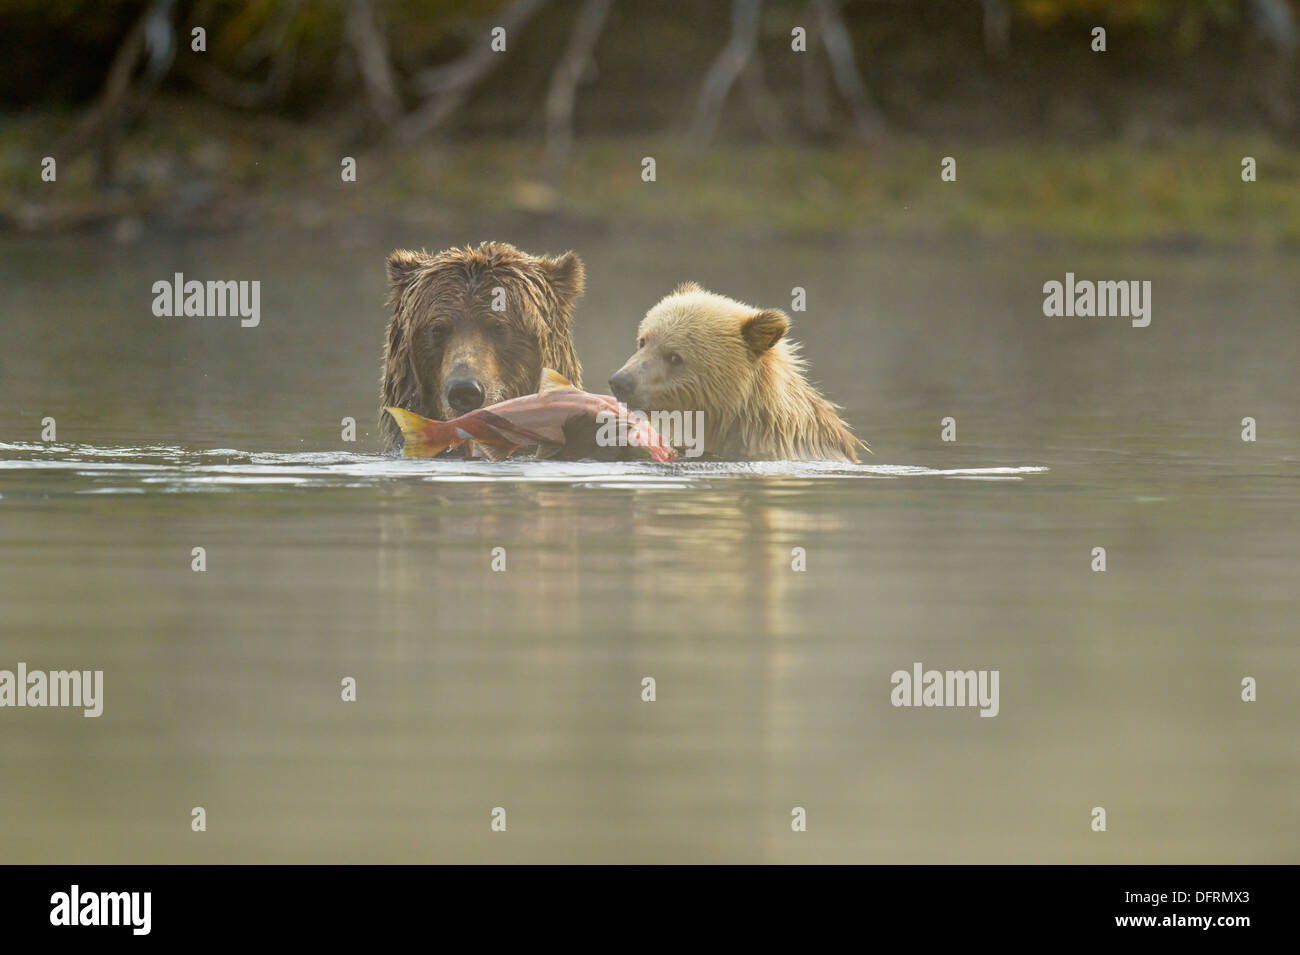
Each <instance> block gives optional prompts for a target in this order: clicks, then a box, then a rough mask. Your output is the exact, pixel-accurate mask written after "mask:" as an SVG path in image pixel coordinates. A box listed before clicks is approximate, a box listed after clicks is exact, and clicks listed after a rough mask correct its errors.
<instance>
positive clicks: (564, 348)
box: [379, 242, 585, 451]
mask: <svg viewBox="0 0 1300 955" xmlns="http://www.w3.org/2000/svg"><path fill="white" fill-rule="evenodd" d="M388 283H389V298H388V304H389V305H390V306H391V307H392V309H393V314H392V317H391V318H390V319H389V322H388V335H387V339H386V341H385V345H384V365H383V376H382V382H381V385H380V402H379V427H380V429H381V433H382V435H383V441H384V448H385V449H386V450H390V451H391V450H394V449H397V448H400V447H401V446H402V432H401V429H399V428H398V427H397V424H396V423H395V422H394V421H393V418H392V416H391V415H389V414H388V413H387V412H386V411H385V410H384V408H385V407H386V406H388V405H393V406H395V407H398V408H405V409H406V410H408V411H413V412H415V413H416V414H418V415H423V416H424V417H426V418H437V419H439V420H446V419H448V418H454V417H456V416H457V415H462V414H464V413H465V412H467V411H473V410H474V409H475V408H478V407H481V406H483V405H490V404H495V403H496V402H498V401H505V400H506V399H507V398H518V397H519V396H521V395H528V394H532V393H534V392H536V391H537V388H538V382H539V379H540V377H541V373H542V369H543V368H553V369H555V370H556V371H558V372H559V373H560V374H561V375H563V376H564V377H565V378H568V379H569V380H570V381H571V382H573V383H574V384H575V385H578V386H581V384H582V367H581V365H579V364H578V355H577V352H576V351H575V350H574V347H573V306H574V303H575V302H576V301H577V299H578V297H579V296H580V295H582V290H583V286H584V283H585V273H584V271H583V266H582V260H581V259H580V258H578V256H577V255H576V254H574V253H573V252H566V253H564V254H563V255H561V256H558V257H556V258H549V257H545V256H536V255H529V254H528V253H527V252H521V251H520V250H519V249H516V248H515V247H514V246H513V245H508V244H506V243H504V242H483V243H481V244H479V245H478V246H477V247H474V248H471V247H468V246H467V247H465V248H454V249H447V250H446V251H443V252H439V253H437V254H436V255H434V254H430V253H428V252H423V251H421V252H412V251H409V250H407V249H398V250H396V251H395V252H393V253H392V254H391V255H389V256H388Z"/></svg>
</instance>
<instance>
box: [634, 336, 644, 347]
mask: <svg viewBox="0 0 1300 955" xmlns="http://www.w3.org/2000/svg"><path fill="white" fill-rule="evenodd" d="M636 347H637V348H645V339H644V338H638V339H637V340H636Z"/></svg>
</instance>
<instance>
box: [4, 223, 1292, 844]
mask: <svg viewBox="0 0 1300 955" xmlns="http://www.w3.org/2000/svg"><path fill="white" fill-rule="evenodd" d="M510 237H511V238H512V239H513V240H514V241H516V242H517V243H518V244H520V245H521V246H524V247H528V248H532V249H534V250H537V251H542V250H551V251H556V250H558V249H561V248H566V247H569V246H573V247H575V248H577V249H578V250H579V251H580V252H581V253H582V254H583V255H584V257H585V258H586V260H587V267H588V272H589V276H590V283H589V291H588V295H587V298H586V299H585V300H584V303H583V305H582V306H581V307H580V309H579V312H578V345H579V351H580V353H581V354H582V356H583V358H584V362H585V366H586V369H587V384H588V385H589V386H590V387H598V386H599V385H600V382H601V379H602V378H603V377H604V375H605V374H608V372H609V371H612V370H613V369H614V368H617V367H618V365H619V364H620V363H621V362H622V359H623V358H624V357H626V354H627V353H628V352H629V351H630V349H631V345H632V338H633V335H634V329H635V323H636V319H637V318H638V317H639V315H640V314H641V313H642V312H643V311H644V310H645V308H646V307H648V306H649V305H650V304H652V303H653V302H654V301H655V300H657V298H658V297H659V296H661V295H662V294H664V293H665V292H667V291H668V290H670V289H671V287H672V286H673V285H674V284H676V283H677V282H679V281H682V280H685V279H696V280H699V281H702V282H704V283H706V284H708V285H710V286H711V287H714V288H717V289H718V290H720V291H725V292H729V293H731V294H734V295H738V296H740V297H744V298H748V299H750V300H752V301H756V302H759V303H760V304H786V303H788V300H789V289H790V288H791V287H792V286H794V285H800V286H803V287H806V288H807V289H808V290H809V302H810V307H809V311H808V312H807V313H802V314H795V315H793V318H794V322H795V330H796V331H795V334H796V336H797V337H799V338H800V339H801V340H803V341H804V342H805V344H806V351H807V354H808V356H809V358H810V360H811V362H812V367H813V374H814V377H815V378H816V379H817V380H818V381H819V382H820V383H821V384H822V386H823V387H824V388H825V389H826V390H827V392H828V393H829V394H830V395H831V396H832V397H833V398H834V399H835V400H836V401H837V402H839V403H841V404H842V405H844V406H845V415H846V417H847V418H848V420H849V421H851V422H852V423H853V424H854V425H855V426H856V427H857V428H858V430H859V431H860V432H861V433H862V434H863V435H864V436H865V437H866V438H867V439H868V440H870V441H871V443H872V445H873V447H874V448H875V451H876V454H875V455H874V456H872V457H869V458H867V460H866V461H865V462H864V464H863V465H861V466H858V467H853V466H846V465H791V464H762V465H749V466H730V465H704V464H690V463H685V464H680V465H672V466H662V465H654V464H649V463H646V464H635V465H608V464H590V463H577V464H560V463H555V462H523V461H511V462H506V463H504V464H498V465H492V464H490V463H473V464H471V463H449V462H445V461H407V460H402V459H397V458H390V457H385V456H382V455H379V454H377V453H375V452H376V447H375V443H374V442H375V440H376V439H375V436H374V431H375V428H374V425H373V422H374V419H375V413H376V411H377V400H376V393H375V392H376V378H377V372H378V355H379V349H380V344H381V335H382V327H383V310H382V299H383V295H384V291H383V287H382V282H383V279H382V258H383V254H384V252H385V251H386V250H387V247H390V246H394V245H403V244H406V245H417V246H418V245H421V244H427V245H430V246H438V245H446V244H451V243H453V242H459V241H464V239H465V236H463V235H460V234H454V235H453V234H450V233H446V234H444V233H440V232H439V231H438V230H437V228H436V227H435V228H433V229H432V230H431V231H425V232H416V231H414V230H412V234H411V235H409V236H403V235H397V236H389V235H385V236H382V237H376V238H367V237H364V236H363V237H361V238H354V239H349V240H346V241H340V242H338V243H337V244H336V245H330V244H328V243H324V242H318V243H316V244H314V245H311V246H310V247H306V248H304V246H303V245H302V244H300V243H296V242H291V241H286V240H284V239H283V238H267V239H265V240H255V239H241V240H238V241H236V240H232V239H228V238H212V239H203V240H192V239H177V240H175V241H168V242H161V243H145V244H141V245H136V246H128V247H113V246H107V245H105V244H104V243H102V242H99V243H97V242H93V241H90V240H85V241H83V240H72V239H61V240H57V241H50V242H45V241H44V240H42V241H40V242H33V241H30V240H28V241H25V242H23V243H21V244H20V243H17V242H14V241H12V240H6V241H5V242H4V243H0V269H2V270H3V271H0V278H3V279H4V281H5V288H6V297H7V307H8V315H7V317H6V320H5V326H4V329H3V331H0V335H3V343H2V344H0V398H3V402H2V403H0V426H2V429H0V442H3V443H0V668H13V667H14V666H15V665H16V664H17V662H18V661H24V662H26V663H27V664H28V666H29V667H32V668H37V667H40V668H46V669H55V668H64V667H76V668H95V669H102V670H103V671H104V673H105V684H106V699H105V709H104V715H103V716H102V717H100V718H99V719H85V718H83V717H82V716H81V714H80V712H79V711H66V710H32V709H23V710H5V711H0V767H3V772H0V857H2V858H3V859H4V860H6V861H27V862H50V861H57V862H107V861H127V862H156V861H180V862H202V861H219V862H233V861H281V862H286V861H309V862H328V861H375V862H391V861H407V862H415V861H507V860H508V861H541V860H550V861H597V860H612V861H700V862H703V861H715V860H725V861H742V862H745V861H752V862H778V861H780V862H784V861H843V862H847V861H881V862H910V861H919V862H942V861H993V862H1013V861H1049V862H1065V861H1083V862H1092V861H1096V862H1103V861H1105V862H1154V861H1162V862H1296V861H1300V854H1298V850H1297V846H1298V845H1300V839H1298V838H1297V836H1298V835H1300V826H1297V823H1296V796H1295V794H1296V792H1297V791H1300V734H1297V727H1300V699H1298V697H1297V694H1296V692H1295V689H1296V687H1297V686H1298V685H1300V650H1298V649H1297V641H1296V620H1297V618H1298V615H1297V609H1298V608H1297V588H1296V570H1297V567H1300V561H1298V558H1300V536H1298V535H1297V518H1296V515H1297V513H1300V509H1298V508H1297V503H1300V495H1298V493H1297V492H1298V491H1300V482H1298V480H1297V474H1298V472H1297V463H1298V461H1297V453H1296V449H1297V447H1300V443H1298V441H1297V439H1298V438H1300V426H1298V425H1297V423H1296V416H1295V412H1296V409H1297V407H1298V406H1300V403H1298V402H1297V395H1298V392H1297V384H1296V376H1295V367H1296V360H1297V349H1296V341H1297V336H1296V334H1295V329H1294V318H1295V305H1296V303H1297V302H1298V301H1300V295H1298V294H1297V293H1298V292H1300V279H1297V276H1298V275H1300V271H1298V270H1297V269H1296V268H1295V267H1294V262H1290V261H1286V260H1263V261H1256V260H1253V259H1246V258H1241V259H1239V260H1221V259H1214V258H1210V257H1198V256H1192V255H1173V254H1170V255H1163V254H1155V253H1151V254H1147V255H1144V256H1136V257H1135V256H1134V255H1133V254H1132V253H1124V254H1120V253H1116V254H1115V255H1107V254H1104V253H1096V252H1095V253H1091V254H1090V255H1088V256H1080V255H1079V254H1077V253H1076V254H1073V255H1069V254H1065V253H1062V252H1061V251H1059V250H1053V249H1040V250H1027V251H1019V252H1017V251H1014V250H1007V249H1001V248H986V247H952V246H949V247H943V248H935V249H931V248H921V247H910V248H897V247H894V246H891V245H889V244H885V243H880V242H873V241H869V240H865V239H864V240H862V241H861V242H857V243H848V244H844V245H837V246H835V247H828V248H815V247H810V246H808V245H806V244H794V243H785V242H781V241H779V240H766V241H759V240H753V241H740V242H737V243H735V245H734V246H733V247H725V246H723V245H721V244H718V245H716V246H715V244H712V243H701V242H695V243H694V244H693V243H692V240H691V239H690V237H688V236H687V237H679V238H678V241H675V242H659V241H649V240H647V239H646V238H644V237H640V236H637V235H633V234H631V233H630V232H629V233H628V234H621V233H615V234H611V235H601V236H597V237H593V236H590V235H584V234H581V233H578V232H574V233H561V234H553V233H550V232H547V231H545V230H543V229H541V228H540V227H533V231H531V232H530V231H529V229H528V228H523V229H521V230H520V232H519V233H517V234H514V235H512V236H510ZM702 262H707V263H709V264H708V266H707V267H701V266H700V264H699V263H702ZM1067 269H1069V270H1072V271H1075V272H1077V273H1080V274H1084V273H1085V272H1086V273H1089V274H1092V275H1096V276H1099V277H1117V278H1119V277H1138V278H1149V279H1152V280H1153V283H1154V290H1155V291H1154V296H1155V298H1154V314H1153V321H1152V325H1151V327H1150V328H1148V329H1142V330H1139V329H1132V328H1130V327H1128V326H1127V325H1126V324H1124V323H1115V322H1106V321H1103V320H1094V321H1093V322H1091V323H1089V322H1088V321H1086V320H1065V319H1059V320H1052V319H1046V318H1044V317H1043V315H1042V313H1041V292H1040V291H1039V290H1040V288H1041V285H1042V283H1043V282H1044V281H1046V280H1048V279H1052V278H1056V279H1060V278H1061V277H1063V275H1064V272H1065V271H1066V270H1067ZM177 270H180V271H186V272H187V273H191V274H194V275H196V276H198V275H200V274H201V273H202V277H239V278H261V280H262V281H263V293H262V302H263V320H262V325H261V326H260V327H259V328H257V329H241V328H239V327H238V321H237V320H236V321H233V322H226V323H223V322H222V321H221V320H215V319H214V320H192V321H189V322H185V321H181V320H170V321H168V320H161V319H156V318H154V317H153V316H152V315H151V314H150V311H149V303H150V301H151V296H150V295H149V287H150V284H151V282H152V281H154V280H155V279H157V278H166V277H169V276H170V274H171V273H172V272H173V271H177ZM1247 415H1250V416H1253V417H1255V418H1256V420H1257V422H1258V429H1259V440H1258V441H1257V442H1255V443H1245V442H1242V441H1241V440H1240V431H1241V425H1240V420H1241V418H1242V417H1244V416H1247ZM46 416H52V417H54V418H55V419H56V421H57V437H56V438H55V440H53V441H50V442H42V441H41V440H40V432H41V420H42V418H44V417H46ZM348 416H350V417H353V418H355V419H356V421H357V422H358V432H359V434H358V438H359V440H358V441H357V442H356V443H355V444H348V443H346V442H343V441H341V439H340V430H341V429H340V422H341V420H342V419H343V418H344V417H348ZM945 416H953V417H954V418H955V419H956V421H957V433H958V441H957V442H956V443H955V444H954V443H945V442H942V441H941V440H940V420H941V419H942V418H943V417H945ZM1097 546H1104V547H1105V548H1106V549H1107V558H1108V567H1107V571H1106V572H1105V573H1094V572H1093V571H1092V570H1091V564H1092V560H1093V558H1092V556H1091V554H1092V549H1093V548H1094V547H1097ZM194 547H203V548H204V549H205V551H206V560H207V569H206V571H205V572H203V573H195V572H194V571H192V570H191V561H192V556H191V553H192V549H193V548H194ZM495 548H503V549H504V555H505V562H506V569H505V570H504V572H494V571H493V569H492V562H493V552H494V549H495ZM796 548H802V549H803V552H804V554H805V555H806V568H807V569H806V571H803V572H796V571H795V570H793V569H792V561H793V560H794V555H795V549H796ZM914 661H920V662H922V663H923V664H924V665H925V666H926V667H927V668H929V667H933V668H937V669H957V668H961V669H966V668H976V669H998V670H999V671H1000V688H1001V699H1000V713H999V715H998V716H997V717H996V718H994V719H981V718H979V717H978V716H977V714H976V712H975V711H974V710H953V709H899V708H895V707H893V706H891V705H890V702H889V696H890V689H891V687H890V682H889V678H890V674H891V673H892V672H893V671H895V670H898V669H909V668H910V667H911V665H912V663H913V662H914ZM347 676H351V677H354V678H355V679H356V680H357V685H358V699H357V702H355V703H350V704H345V703H343V702H341V701H340V698H339V697H340V681H341V680H342V679H343V678H344V677H347ZM647 676H651V677H654V679H655V680H656V683H657V696H658V698H657V701H656V702H654V703H645V702H642V700H641V685H642V680H643V678H644V677H647ZM1245 676H1253V677H1255V678H1256V679H1257V680H1258V683H1259V701H1258V702H1257V703H1252V704H1246V703H1242V702H1241V701H1240V698H1239V693H1240V681H1241V679H1242V678H1243V677H1245ZM194 806H203V807H204V808H205V809H206V810H207V814H208V831H207V832H205V833H202V834H199V833H194V832H191V831H190V826H189V820H190V810H191V808H192V807H194ZM496 806H503V807H505V808H506V809H507V813H508V831H507V832H506V833H504V834H494V833H492V832H491V831H490V830H489V821H490V812H491V810H492V809H493V807H496ZM794 806H802V807H805V808H806V809H807V811H808V820H809V823H808V831H807V832H806V833H801V834H795V833H792V832H791V831H790V825H789V820H790V810H791V808H792V807H794ZM1094 806H1104V807H1106V809H1107V812H1108V814H1109V824H1110V830H1109V831H1108V832H1107V833H1105V834H1095V833H1092V832H1091V831H1090V830H1089V821H1090V816H1089V812H1090V810H1091V809H1092V807H1094Z"/></svg>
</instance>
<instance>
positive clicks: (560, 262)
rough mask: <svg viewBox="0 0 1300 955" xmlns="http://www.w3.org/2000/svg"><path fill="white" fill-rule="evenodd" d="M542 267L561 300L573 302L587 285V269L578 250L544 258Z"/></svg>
mask: <svg viewBox="0 0 1300 955" xmlns="http://www.w3.org/2000/svg"><path fill="white" fill-rule="evenodd" d="M542 268H543V269H545V270H546V278H547V279H548V280H549V281H550V283H551V288H553V289H555V294H556V295H558V296H559V297H560V299H561V300H563V301H566V302H572V301H574V300H575V299H577V298H578V296H580V295H581V294H582V291H583V289H585V288H586V287H587V270H586V269H585V268H583V265H582V259H580V258H578V253H577V252H565V253H564V254H563V255H560V256H557V257H555V258H553V259H552V258H543V259H542Z"/></svg>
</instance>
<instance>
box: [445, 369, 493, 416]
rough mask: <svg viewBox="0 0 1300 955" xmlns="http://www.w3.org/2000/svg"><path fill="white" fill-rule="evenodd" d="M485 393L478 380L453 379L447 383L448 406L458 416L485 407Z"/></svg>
mask: <svg viewBox="0 0 1300 955" xmlns="http://www.w3.org/2000/svg"><path fill="white" fill-rule="evenodd" d="M484 397H485V393H484V391H483V385H482V383H481V382H480V381H479V380H478V379H477V378H453V379H452V380H451V381H449V382H447V404H449V405H451V409H452V411H455V412H456V413H457V414H465V413H466V412H468V411H473V410H474V409H475V408H481V407H482V406H483V398H484Z"/></svg>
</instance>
